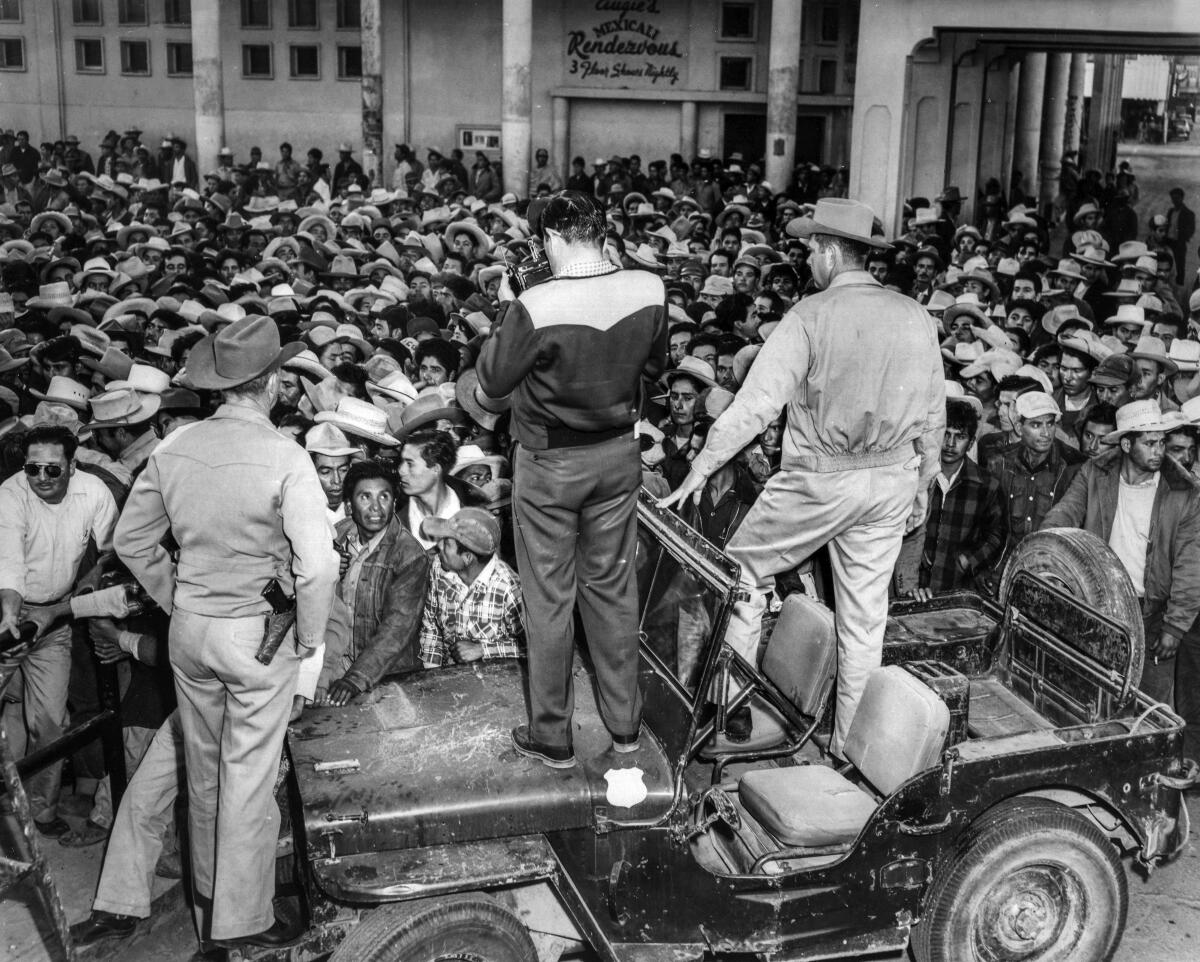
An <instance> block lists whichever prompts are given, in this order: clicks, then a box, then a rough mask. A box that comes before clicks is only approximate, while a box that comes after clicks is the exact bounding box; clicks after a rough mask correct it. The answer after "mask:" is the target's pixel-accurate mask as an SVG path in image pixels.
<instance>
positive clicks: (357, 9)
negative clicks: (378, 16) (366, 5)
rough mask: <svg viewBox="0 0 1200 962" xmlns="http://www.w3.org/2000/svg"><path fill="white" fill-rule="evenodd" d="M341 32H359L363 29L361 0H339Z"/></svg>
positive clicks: (338, 19)
mask: <svg viewBox="0 0 1200 962" xmlns="http://www.w3.org/2000/svg"><path fill="white" fill-rule="evenodd" d="M337 26H338V29H339V30H358V29H359V28H361V27H362V8H361V6H360V5H359V0H337Z"/></svg>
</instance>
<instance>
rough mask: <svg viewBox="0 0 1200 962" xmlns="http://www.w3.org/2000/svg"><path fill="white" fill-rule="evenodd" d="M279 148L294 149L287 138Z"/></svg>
mask: <svg viewBox="0 0 1200 962" xmlns="http://www.w3.org/2000/svg"><path fill="white" fill-rule="evenodd" d="M279 149H280V150H291V149H292V145H291V144H289V143H288V142H287V141H286V140H285V141H284V142H283V143H282V144H280V145H279Z"/></svg>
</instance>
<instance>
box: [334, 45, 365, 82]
mask: <svg viewBox="0 0 1200 962" xmlns="http://www.w3.org/2000/svg"><path fill="white" fill-rule="evenodd" d="M361 77H362V47H338V80H358V79H360V78H361Z"/></svg>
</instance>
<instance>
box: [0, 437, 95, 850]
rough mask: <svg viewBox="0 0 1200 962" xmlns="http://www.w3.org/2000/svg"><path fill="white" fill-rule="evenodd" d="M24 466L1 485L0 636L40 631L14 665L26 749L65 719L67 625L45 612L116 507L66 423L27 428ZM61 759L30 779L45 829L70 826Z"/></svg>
mask: <svg viewBox="0 0 1200 962" xmlns="http://www.w3.org/2000/svg"><path fill="white" fill-rule="evenodd" d="M21 446H22V448H23V450H24V457H25V465H24V470H23V471H21V472H19V473H17V474H15V475H13V476H12V477H11V478H9V479H8V480H7V481H5V482H4V483H3V484H0V633H5V632H9V631H12V632H14V633H15V632H16V631H17V628H18V625H19V624H20V623H21V622H23V621H34V622H36V623H37V624H38V626H39V629H40V634H41V636H40V638H39V640H38V641H37V643H36V645H35V647H34V649H33V651H32V652H31V653H30V655H29V656H28V658H26V660H25V663H24V664H23V665H22V666H21V675H22V678H23V681H24V685H25V688H24V690H25V696H24V699H25V701H24V716H25V725H26V727H27V729H28V733H29V741H28V745H27V750H28V751H29V752H34V751H36V750H37V749H39V748H41V747H42V746H43V745H46V744H48V743H50V742H52V741H53V740H54V739H56V738H57V737H58V736H59V735H60V734H62V730H63V728H64V727H65V726H66V723H67V682H68V679H69V677H70V673H71V623H70V621H59V622H58V623H57V624H55V623H53V622H52V621H51V616H50V614H49V612H50V611H51V609H53V608H54V606H56V605H58V603H59V602H62V601H63V600H64V599H65V598H67V597H68V596H69V595H70V594H71V590H72V589H73V588H74V586H75V582H76V580H77V576H78V575H79V573H80V572H79V567H80V564H81V563H82V562H83V560H84V555H85V554H86V553H87V549H88V546H89V542H94V543H95V546H96V548H97V549H99V550H100V551H102V552H103V551H107V550H108V549H109V548H110V547H111V545H112V535H113V528H114V527H115V526H116V523H117V505H116V502H114V501H113V497H112V495H111V494H110V493H109V491H108V488H107V487H106V486H105V485H104V482H102V481H101V480H100V479H99V478H97V477H95V476H94V475H91V474H88V473H86V472H83V471H79V472H76V470H75V450H76V447H77V442H76V440H75V435H74V434H72V433H71V431H70V430H69V429H67V428H65V427H62V426H58V425H45V426H41V427H35V428H34V429H33V430H31V431H30V432H29V433H28V434H26V435H25V437H24V438H23V440H22V442H21ZM61 777H62V763H61V762H58V763H56V764H55V765H52V766H51V767H50V768H47V769H46V770H45V771H43V772H41V773H39V774H38V775H36V776H34V777H32V778H30V779H29V781H28V782H27V784H26V788H27V789H28V791H29V801H30V804H31V806H32V808H33V817H34V820H35V821H36V822H37V826H38V829H39V830H40V831H41V832H42V834H44V835H48V836H51V837H58V836H61V835H65V834H66V833H67V832H68V831H70V826H69V825H67V823H66V822H65V821H64V820H63V819H62V818H61V817H60V816H59V814H58V790H59V782H60V780H61Z"/></svg>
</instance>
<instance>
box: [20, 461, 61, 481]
mask: <svg viewBox="0 0 1200 962" xmlns="http://www.w3.org/2000/svg"><path fill="white" fill-rule="evenodd" d="M64 470H65V469H64V468H63V466H62V465H61V464H27V465H25V474H26V476H27V477H30V478H36V477H39V476H41V475H42V473H43V472H44V473H45V475H46V477H48V478H49V479H50V480H51V481H54V480H56V479H58V478H61V477H62V473H63V471H64Z"/></svg>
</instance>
